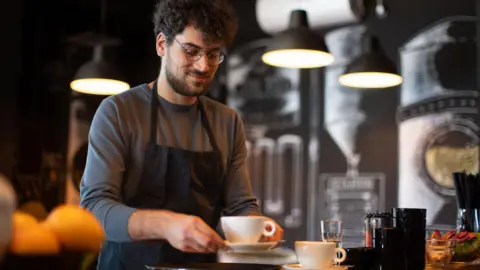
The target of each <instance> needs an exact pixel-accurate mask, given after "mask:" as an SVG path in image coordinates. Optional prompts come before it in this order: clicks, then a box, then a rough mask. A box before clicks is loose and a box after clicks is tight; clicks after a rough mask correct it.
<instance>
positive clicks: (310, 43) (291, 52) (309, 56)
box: [262, 10, 334, 68]
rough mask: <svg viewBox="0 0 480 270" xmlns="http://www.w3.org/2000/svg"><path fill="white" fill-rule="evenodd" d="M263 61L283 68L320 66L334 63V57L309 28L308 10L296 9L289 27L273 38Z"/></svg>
mask: <svg viewBox="0 0 480 270" xmlns="http://www.w3.org/2000/svg"><path fill="white" fill-rule="evenodd" d="M262 61H263V62H264V63H266V64H268V65H271V66H276V67H283V68H318V67H323V66H327V65H330V64H331V63H333V61H334V57H333V55H331V54H330V53H329V52H328V50H327V46H326V45H325V42H324V41H323V39H322V38H320V37H319V36H318V35H316V34H315V33H314V32H312V31H311V30H310V29H309V26H308V17H307V13H306V11H304V10H294V11H292V13H291V15H290V24H289V28H288V29H287V30H285V31H283V32H282V33H280V34H279V35H277V36H275V37H273V38H272V40H271V42H270V46H268V47H267V50H266V52H265V53H264V54H263V56H262Z"/></svg>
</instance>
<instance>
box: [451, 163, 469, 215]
mask: <svg viewBox="0 0 480 270" xmlns="http://www.w3.org/2000/svg"><path fill="white" fill-rule="evenodd" d="M464 176H465V174H463V173H459V172H454V173H453V184H454V185H455V191H456V193H457V203H458V207H459V208H461V209H465V207H466V206H465V193H464V192H465V191H464V188H463V177H464Z"/></svg>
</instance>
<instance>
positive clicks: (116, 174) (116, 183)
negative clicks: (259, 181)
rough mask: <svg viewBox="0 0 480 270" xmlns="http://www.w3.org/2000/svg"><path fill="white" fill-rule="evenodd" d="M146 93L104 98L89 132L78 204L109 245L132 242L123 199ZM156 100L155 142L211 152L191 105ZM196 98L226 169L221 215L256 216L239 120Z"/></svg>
mask: <svg viewBox="0 0 480 270" xmlns="http://www.w3.org/2000/svg"><path fill="white" fill-rule="evenodd" d="M151 95H152V91H151V89H150V88H149V87H148V85H147V84H142V85H140V86H137V87H134V88H132V89H130V90H128V91H126V92H123V93H121V94H118V95H115V96H110V97H108V98H106V99H104V100H103V102H102V103H101V105H100V106H99V108H98V109H97V112H96V114H95V117H94V119H93V122H92V125H91V128H90V134H89V145H88V155H87V163H86V167H85V172H84V175H83V178H82V181H81V184H80V196H81V202H80V204H81V206H82V207H85V208H86V209H88V210H90V211H92V212H93V213H94V214H95V215H96V216H97V218H98V219H99V220H100V222H101V223H102V225H103V228H104V230H105V232H106V237H107V240H109V241H115V242H125V241H132V239H131V238H130V236H129V234H128V218H129V217H130V215H131V214H132V212H133V211H135V209H134V208H132V207H130V206H129V205H128V204H126V203H125V201H127V199H128V198H130V197H131V196H133V195H134V194H135V192H136V187H137V185H138V182H139V180H140V174H141V172H142V166H143V159H144V155H145V150H146V146H147V143H148V140H149V134H150V98H151ZM158 98H159V106H158V124H157V144H159V145H165V146H170V147H175V148H181V149H185V150H192V151H212V146H211V144H210V141H209V139H208V136H207V133H206V131H205V128H204V127H203V125H202V122H201V116H200V112H199V110H198V107H197V106H198V105H197V104H195V105H192V106H185V105H177V104H172V103H169V102H168V101H166V100H165V99H163V98H161V97H160V96H159V97H158ZM200 100H201V102H202V104H203V106H204V108H205V111H206V116H207V118H208V120H209V122H210V125H211V128H212V132H213V135H214V136H215V140H216V142H217V144H218V147H219V148H220V151H221V153H222V158H223V162H224V165H225V166H226V167H227V170H228V171H227V179H226V181H227V182H226V194H225V201H226V205H227V207H226V209H224V214H225V215H247V214H260V210H259V207H258V204H257V201H256V198H255V197H254V196H253V194H252V190H251V186H250V180H249V176H248V172H247V167H246V157H247V149H246V144H245V132H244V127H243V123H242V121H241V119H240V117H239V116H238V114H237V113H236V112H235V111H234V110H233V109H231V108H229V107H227V106H225V105H222V104H220V103H218V102H216V101H213V100H211V99H209V98H206V97H200ZM169 180H170V179H167V181H169ZM170 181H171V180H170Z"/></svg>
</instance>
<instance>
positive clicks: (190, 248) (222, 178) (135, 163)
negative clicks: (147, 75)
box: [80, 0, 283, 270]
mask: <svg viewBox="0 0 480 270" xmlns="http://www.w3.org/2000/svg"><path fill="white" fill-rule="evenodd" d="M227 1H228V0H190V1H188V0H162V1H160V2H159V4H158V5H157V8H156V12H155V14H154V23H155V35H156V46H155V47H156V52H157V54H158V55H159V56H160V57H161V58H162V61H161V70H160V74H159V76H158V78H157V80H155V82H153V83H150V84H143V85H140V86H137V87H134V88H132V89H130V90H129V91H126V92H124V93H121V94H119V95H116V96H111V97H108V98H106V99H105V100H104V101H103V102H102V104H101V105H100V106H99V108H98V110H97V112H96V114H95V117H94V120H93V122H92V126H91V129H90V134H89V146H88V156H87V164H86V167H85V172H84V175H83V178H82V182H81V186H80V191H81V192H80V193H81V205H82V206H83V207H85V208H86V209H89V210H90V211H92V212H93V213H94V214H95V215H96V216H97V217H98V218H99V220H100V221H101V223H102V225H103V227H104V229H105V231H106V236H107V240H106V242H105V244H104V247H103V249H102V252H101V254H100V257H99V263H98V268H99V269H128V270H131V269H144V267H145V265H155V264H158V263H161V262H164V263H187V262H212V261H214V260H215V252H217V251H218V250H219V249H220V248H222V247H223V246H224V241H223V239H221V237H220V236H219V235H218V234H217V233H216V232H215V231H214V229H215V228H216V227H217V225H218V222H219V218H220V216H221V213H222V212H223V214H224V215H261V213H260V210H259V207H258V205H257V202H256V198H255V197H254V196H253V195H252V191H251V187H250V182H249V178H248V172H247V168H246V163H245V159H246V156H247V150H246V145H245V134H244V128H243V124H242V121H241V119H240V117H239V116H238V115H237V113H236V112H235V111H234V110H232V109H230V108H228V107H226V106H224V105H222V104H220V103H217V102H215V101H213V100H210V99H208V98H206V97H204V96H203V94H204V93H205V91H206V90H207V88H208V86H209V84H210V83H211V81H212V79H213V77H214V75H215V72H216V70H217V68H218V65H219V64H220V63H221V62H222V61H223V60H224V58H225V57H224V54H223V53H222V48H224V47H225V46H227V45H229V44H230V43H231V42H232V40H233V37H234V35H235V32H236V28H237V22H236V19H235V17H234V13H233V11H232V9H231V7H230V6H229V5H228V2H227ZM276 231H277V233H276V235H274V236H273V238H271V239H266V240H270V241H275V240H280V239H281V238H282V237H283V230H282V229H281V228H280V227H279V226H278V225H277V228H276ZM264 240H265V239H264Z"/></svg>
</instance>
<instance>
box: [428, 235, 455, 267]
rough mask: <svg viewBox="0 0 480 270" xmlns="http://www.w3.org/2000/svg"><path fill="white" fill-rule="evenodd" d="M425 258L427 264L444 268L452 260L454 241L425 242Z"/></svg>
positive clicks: (436, 240)
mask: <svg viewBox="0 0 480 270" xmlns="http://www.w3.org/2000/svg"><path fill="white" fill-rule="evenodd" d="M426 243H427V245H426V247H425V255H426V256H425V258H426V261H427V263H428V264H430V265H434V266H444V265H447V264H448V263H450V261H451V260H452V257H453V254H454V249H455V246H456V244H457V241H456V240H441V239H431V240H427V241H426Z"/></svg>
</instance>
